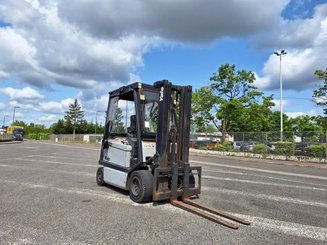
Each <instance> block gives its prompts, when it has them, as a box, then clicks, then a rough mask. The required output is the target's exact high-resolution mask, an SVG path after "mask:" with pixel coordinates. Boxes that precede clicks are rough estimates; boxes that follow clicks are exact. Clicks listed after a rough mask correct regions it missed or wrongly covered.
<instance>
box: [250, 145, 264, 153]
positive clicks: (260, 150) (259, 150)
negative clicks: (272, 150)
mask: <svg viewBox="0 0 327 245" xmlns="http://www.w3.org/2000/svg"><path fill="white" fill-rule="evenodd" d="M252 151H253V153H256V154H267V152H268V149H267V146H266V145H264V144H257V145H255V146H253V150H252Z"/></svg>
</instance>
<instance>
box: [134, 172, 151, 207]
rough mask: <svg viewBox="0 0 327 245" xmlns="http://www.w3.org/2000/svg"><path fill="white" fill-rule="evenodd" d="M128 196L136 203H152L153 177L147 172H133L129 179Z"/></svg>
mask: <svg viewBox="0 0 327 245" xmlns="http://www.w3.org/2000/svg"><path fill="white" fill-rule="evenodd" d="M128 187H129V188H128V189H129V196H130V198H131V199H132V200H133V201H134V202H137V203H145V202H151V201H152V190H153V176H152V174H151V172H149V171H148V170H137V171H134V172H133V173H132V174H131V176H130V177H129V186H128Z"/></svg>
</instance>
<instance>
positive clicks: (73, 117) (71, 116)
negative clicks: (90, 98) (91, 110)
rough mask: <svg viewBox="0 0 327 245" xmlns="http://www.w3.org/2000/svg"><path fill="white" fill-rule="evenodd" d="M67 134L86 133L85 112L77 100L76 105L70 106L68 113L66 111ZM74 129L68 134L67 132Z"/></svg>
mask: <svg viewBox="0 0 327 245" xmlns="http://www.w3.org/2000/svg"><path fill="white" fill-rule="evenodd" d="M65 113H66V115H65V117H64V118H65V133H73V134H75V133H84V132H85V131H86V129H85V123H86V121H85V120H84V119H83V118H84V111H83V110H82V107H81V105H80V104H79V103H78V101H77V99H75V101H74V103H72V104H70V105H69V109H68V111H65ZM67 129H68V130H69V129H72V131H70V132H67V131H66V130H67Z"/></svg>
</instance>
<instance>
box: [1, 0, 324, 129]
mask: <svg viewBox="0 0 327 245" xmlns="http://www.w3.org/2000/svg"><path fill="white" fill-rule="evenodd" d="M281 50H286V51H287V54H286V55H285V56H283V57H282V71H283V101H282V105H283V110H284V112H285V113H286V114H287V115H288V116H290V117H296V116H300V115H310V116H317V115H322V114H323V113H322V108H321V107H318V106H316V105H315V103H314V101H313V99H312V95H313V91H314V90H315V89H317V88H319V87H321V86H322V81H319V80H318V79H317V78H316V76H315V75H314V74H313V73H314V71H315V70H318V69H320V70H325V69H326V68H327V0H316V1H315V0H267V1H261V0H233V1H231V0H220V1H217V0H206V1H203V0H178V1H175V0H134V1H128V0H70V1H64V0H0V122H1V121H2V125H3V123H5V125H9V124H10V123H11V122H12V117H13V111H14V107H19V108H16V110H15V111H16V113H15V119H16V120H23V121H24V122H26V123H31V122H32V123H37V124H44V125H47V126H49V125H51V124H52V123H54V122H56V121H58V119H62V118H63V116H64V112H65V111H66V110H67V109H68V105H69V104H70V103H72V102H73V101H74V99H78V101H79V102H80V103H81V105H82V107H83V110H84V111H85V119H87V120H89V121H93V122H95V117H96V114H97V116H98V122H100V123H101V122H102V123H103V121H104V111H105V110H106V107H107V103H108V92H109V91H111V90H113V89H116V88H118V87H120V86H122V85H126V84H129V83H133V82H143V83H148V84H152V83H153V82H155V81H158V80H163V79H168V80H170V81H171V82H173V83H175V84H177V85H192V86H193V89H198V88H200V87H202V86H207V85H209V84H210V80H209V78H210V77H211V76H212V74H213V73H215V72H217V70H218V68H219V67H220V66H221V65H223V64H226V63H228V64H235V65H236V69H238V70H242V69H245V70H248V71H249V70H251V71H253V72H254V73H255V74H256V81H255V85H256V86H257V87H258V88H259V90H260V91H263V92H264V93H265V95H271V94H272V95H273V96H274V101H275V104H276V106H275V107H274V108H273V109H274V110H279V104H280V103H279V101H280V90H279V89H280V87H279V71H280V69H279V65H280V63H279V62H280V60H279V57H277V56H276V55H274V54H273V53H274V52H275V51H278V52H280V51H281Z"/></svg>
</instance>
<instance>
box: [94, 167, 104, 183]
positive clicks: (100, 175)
mask: <svg viewBox="0 0 327 245" xmlns="http://www.w3.org/2000/svg"><path fill="white" fill-rule="evenodd" d="M96 179H97V184H98V185H99V186H104V184H105V183H104V180H103V167H100V168H98V170H97V176H96Z"/></svg>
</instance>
